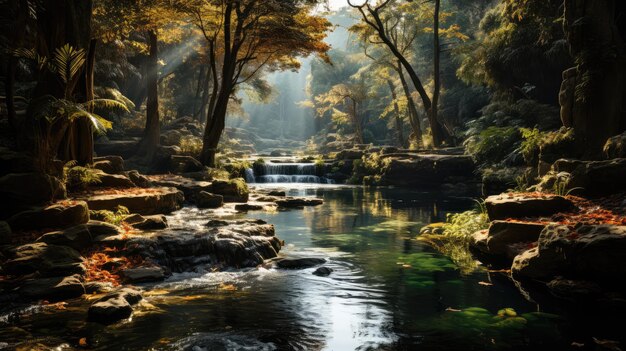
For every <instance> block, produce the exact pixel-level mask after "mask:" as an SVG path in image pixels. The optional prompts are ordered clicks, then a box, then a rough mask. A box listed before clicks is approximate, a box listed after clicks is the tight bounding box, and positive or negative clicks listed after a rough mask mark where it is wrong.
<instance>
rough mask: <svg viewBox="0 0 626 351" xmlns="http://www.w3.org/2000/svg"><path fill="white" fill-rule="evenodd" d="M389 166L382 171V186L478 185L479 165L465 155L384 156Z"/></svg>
mask: <svg viewBox="0 0 626 351" xmlns="http://www.w3.org/2000/svg"><path fill="white" fill-rule="evenodd" d="M383 157H385V163H386V164H387V165H386V167H384V169H382V176H381V184H385V185H397V186H405V187H412V188H420V189H430V188H433V187H439V186H441V185H442V184H454V183H472V182H473V183H478V179H477V178H476V175H475V169H476V166H475V164H474V161H473V160H472V158H471V157H470V156H465V155H435V154H431V155H423V154H420V155H418V154H406V155H397V154H389V155H383Z"/></svg>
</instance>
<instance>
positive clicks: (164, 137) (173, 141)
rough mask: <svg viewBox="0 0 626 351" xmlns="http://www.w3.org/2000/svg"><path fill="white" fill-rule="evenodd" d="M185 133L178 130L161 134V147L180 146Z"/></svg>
mask: <svg viewBox="0 0 626 351" xmlns="http://www.w3.org/2000/svg"><path fill="white" fill-rule="evenodd" d="M182 138H183V133H181V132H180V131H178V130H175V129H174V130H166V131H164V132H163V133H161V145H168V146H171V145H180V141H181V139H182Z"/></svg>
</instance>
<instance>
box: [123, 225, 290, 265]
mask: <svg viewBox="0 0 626 351" xmlns="http://www.w3.org/2000/svg"><path fill="white" fill-rule="evenodd" d="M126 248H127V251H128V252H129V253H128V254H137V255H141V256H143V257H149V258H150V259H152V260H154V261H155V262H157V263H158V264H160V265H162V266H166V267H168V268H170V269H171V270H173V271H176V272H182V271H185V270H188V269H192V268H194V267H196V266H197V265H198V264H220V265H221V264H225V265H228V266H232V267H255V266H257V265H259V264H261V263H263V262H264V260H266V259H269V258H274V257H276V256H277V255H278V251H279V250H280V248H281V243H280V240H279V239H278V238H276V237H275V236H274V226H273V225H271V224H265V222H263V221H255V220H239V221H224V220H213V221H210V222H209V223H207V229H206V231H197V230H189V231H187V230H180V229H179V230H172V229H170V230H164V231H160V232H155V233H151V234H147V235H143V236H142V237H140V238H132V239H131V240H130V241H129V242H128V243H127V245H126Z"/></svg>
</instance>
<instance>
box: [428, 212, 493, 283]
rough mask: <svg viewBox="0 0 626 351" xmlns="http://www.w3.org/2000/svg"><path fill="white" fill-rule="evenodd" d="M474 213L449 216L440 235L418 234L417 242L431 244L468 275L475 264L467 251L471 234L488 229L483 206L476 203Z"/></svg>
mask: <svg viewBox="0 0 626 351" xmlns="http://www.w3.org/2000/svg"><path fill="white" fill-rule="evenodd" d="M478 206H479V209H478V210H477V211H476V210H474V211H466V212H462V213H456V214H449V215H448V218H447V220H446V222H445V223H444V224H443V233H442V234H420V236H418V237H417V240H420V241H423V242H426V243H429V244H431V245H432V246H433V247H435V248H436V249H437V250H439V251H440V252H441V253H443V254H444V255H446V256H448V257H450V259H451V260H452V261H453V262H454V263H455V264H456V265H457V266H458V267H459V269H460V270H461V273H463V274H469V273H471V272H473V271H474V269H475V268H476V266H477V265H476V262H475V260H474V258H473V257H472V254H471V252H470V251H469V243H470V239H471V237H472V234H474V233H475V232H477V231H479V230H483V229H487V228H488V227H489V218H488V216H487V213H486V209H485V207H484V204H482V203H481V202H479V203H478Z"/></svg>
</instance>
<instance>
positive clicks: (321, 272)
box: [313, 267, 333, 277]
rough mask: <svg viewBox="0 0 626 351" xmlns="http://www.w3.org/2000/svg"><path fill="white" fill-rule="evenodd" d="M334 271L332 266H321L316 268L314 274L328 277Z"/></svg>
mask: <svg viewBox="0 0 626 351" xmlns="http://www.w3.org/2000/svg"><path fill="white" fill-rule="evenodd" d="M332 272H333V270H332V269H331V268H328V267H320V268H318V269H316V270H315V271H314V272H313V274H315V275H317V276H320V277H327V276H329V275H330V274H331V273H332Z"/></svg>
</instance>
